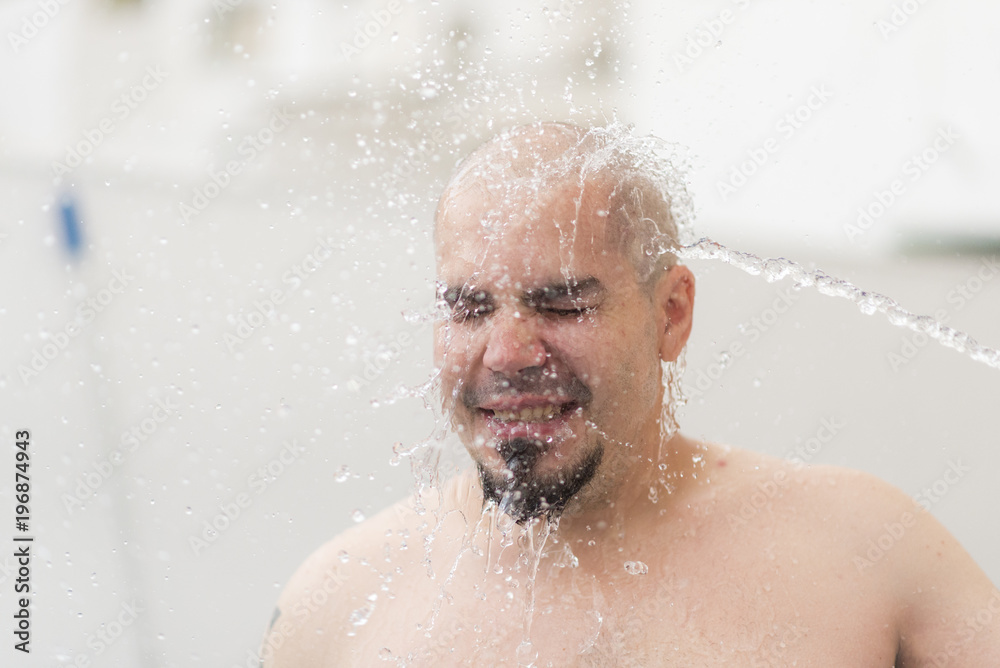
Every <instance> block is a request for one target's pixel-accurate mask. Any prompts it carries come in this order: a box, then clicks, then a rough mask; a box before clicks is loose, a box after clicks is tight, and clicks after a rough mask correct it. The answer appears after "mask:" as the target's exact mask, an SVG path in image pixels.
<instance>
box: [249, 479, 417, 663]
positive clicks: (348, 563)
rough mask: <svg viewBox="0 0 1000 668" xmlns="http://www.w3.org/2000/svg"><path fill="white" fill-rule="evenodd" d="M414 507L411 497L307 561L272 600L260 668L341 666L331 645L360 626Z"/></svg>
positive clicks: (414, 515)
mask: <svg viewBox="0 0 1000 668" xmlns="http://www.w3.org/2000/svg"><path fill="white" fill-rule="evenodd" d="M416 506H417V501H416V499H415V498H413V497H410V498H408V499H405V500H403V501H399V502H398V503H395V504H393V505H392V506H390V507H389V508H387V509H385V510H383V511H382V512H380V513H379V514H378V515H376V516H374V517H372V518H370V519H368V520H366V521H365V522H363V523H362V524H360V525H358V526H356V527H352V528H350V529H348V530H346V531H344V532H343V533H341V534H340V535H338V536H336V537H335V538H333V539H331V540H329V541H327V542H326V543H325V544H323V545H322V546H321V547H319V548H318V549H317V550H316V551H315V552H313V553H312V554H311V555H309V557H308V558H307V559H306V560H305V561H304V562H303V563H302V565H301V566H300V567H299V568H298V570H297V571H296V572H295V574H294V575H293V576H292V577H291V579H290V580H289V581H288V583H287V584H286V586H285V588H284V590H283V592H282V594H281V596H280V597H279V599H278V604H277V610H276V611H275V617H274V619H273V620H272V623H271V628H270V630H269V631H268V633H267V635H266V637H265V639H264V642H263V644H262V647H261V652H260V655H261V657H262V659H263V662H262V663H263V665H264V666H265V668H285V667H293V666H306V665H316V666H325V665H343V664H342V662H341V661H340V660H339V659H340V657H338V655H337V652H338V649H337V643H335V642H332V639H334V638H337V637H340V636H343V635H344V634H347V633H349V632H350V630H351V628H352V626H355V625H361V624H364V621H365V618H366V614H370V608H371V601H369V600H368V597H369V596H370V595H371V593H372V592H374V591H378V590H379V585H380V584H381V583H382V581H383V580H384V578H385V572H384V571H385V568H383V567H384V566H385V556H384V554H383V553H384V550H385V549H386V547H387V545H389V544H390V543H392V545H393V546H394V547H396V548H398V545H399V543H400V541H405V539H406V537H407V536H408V535H409V533H410V532H411V531H412V530H413V527H414V524H415V519H416V518H417V517H418V514H417V512H416V510H415V507H416ZM380 555H381V557H380Z"/></svg>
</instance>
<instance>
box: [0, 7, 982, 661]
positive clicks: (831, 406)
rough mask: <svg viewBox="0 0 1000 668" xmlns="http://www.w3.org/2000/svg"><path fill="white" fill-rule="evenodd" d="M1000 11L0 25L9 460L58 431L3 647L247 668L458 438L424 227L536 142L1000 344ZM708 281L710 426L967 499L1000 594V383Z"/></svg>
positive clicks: (803, 299)
mask: <svg viewBox="0 0 1000 668" xmlns="http://www.w3.org/2000/svg"><path fill="white" fill-rule="evenodd" d="M998 20H1000V5H997V4H996V3H992V2H988V1H987V0H978V1H972V0H966V1H964V2H963V1H956V2H948V3H945V2H927V3H925V4H920V3H919V2H917V1H916V0H906V1H904V2H899V1H898V0H894V1H892V2H890V1H887V0H878V1H876V2H872V1H870V0H845V1H844V2H840V3H821V2H791V1H788V2H778V1H771V2H766V1H764V0H722V1H716V2H709V3H697V4H696V3H680V2H667V3H660V2H653V1H652V0H634V1H633V2H622V3H611V2H598V1H583V0H562V1H561V2H557V1H556V0H550V1H549V2H548V3H524V4H521V5H512V6H510V8H501V7H500V5H499V4H497V3H494V4H489V5H485V4H483V3H474V2H472V1H471V0H467V1H462V2H423V1H415V2H407V1H406V0H389V1H384V0H372V1H370V2H350V3H332V2H324V1H320V0H301V1H299V2H258V1H256V0H171V1H170V2H167V0H146V1H139V0H135V1H132V2H127V1H124V0H119V1H117V2H112V1H111V0H100V1H98V0H5V1H4V2H2V3H0V28H2V33H3V45H2V46H0V54H2V55H0V84H2V88H0V90H2V93H0V203H2V205H3V207H2V212H3V214H2V217H0V285H2V288H0V290H2V292H0V295H2V298H0V332H2V341H3V346H2V347H0V439H2V441H3V443H5V444H7V445H4V448H3V451H4V452H6V453H8V454H7V456H6V459H5V461H8V462H10V464H8V466H10V467H11V468H12V467H13V455H12V453H13V451H14V450H13V448H14V446H13V441H14V433H15V432H16V431H17V430H20V429H30V430H31V433H32V446H31V447H32V468H31V473H32V480H33V482H32V499H33V501H32V534H33V535H35V536H36V542H35V544H34V550H35V558H34V562H33V575H32V585H33V588H34V599H33V601H34V607H33V618H32V619H33V627H32V628H33V636H32V649H33V652H32V654H31V656H30V659H27V658H26V657H23V656H21V655H20V654H17V655H15V653H14V652H13V650H12V649H11V645H12V642H11V640H10V639H11V636H10V629H8V628H7V626H3V627H2V628H0V631H2V632H3V634H4V637H6V638H7V639H8V640H7V641H6V642H5V646H4V647H3V648H2V649H0V657H4V658H0V663H3V664H4V665H25V666H54V665H67V666H68V665H78V666H83V665H96V666H151V667H166V666H225V667H227V668H229V667H232V666H244V665H252V664H250V663H248V656H249V655H250V654H251V653H252V652H253V651H254V650H256V648H257V645H258V642H259V639H260V637H261V634H262V632H263V630H264V628H265V627H266V625H267V622H268V621H269V619H270V615H271V610H272V607H273V602H274V600H275V598H276V597H277V595H278V592H279V590H280V587H281V586H282V585H283V583H284V582H285V581H286V580H287V579H288V577H289V576H290V575H291V573H292V572H293V571H294V569H295V568H296V566H297V565H298V564H299V563H300V562H301V561H302V560H303V559H304V558H305V557H306V556H307V555H308V554H309V552H311V551H312V550H313V549H315V548H316V547H318V546H319V545H320V544H321V543H322V542H324V541H325V540H327V539H328V538H330V537H332V536H334V535H335V534H336V533H338V532H339V531H341V530H343V529H344V528H346V527H348V526H350V525H352V524H353V523H354V522H355V521H356V520H358V519H360V518H361V517H362V516H368V515H371V514H373V513H374V512H377V511H378V510H379V509H381V508H383V507H385V506H387V505H388V504H389V503H391V502H393V501H395V500H397V499H398V498H401V497H403V496H405V495H406V494H407V493H408V492H409V491H410V489H411V488H412V486H413V476H412V474H411V472H410V470H409V465H408V464H407V463H406V462H405V460H404V463H403V464H402V465H400V466H395V467H394V466H390V464H389V460H390V458H391V457H392V452H393V444H394V443H397V442H399V443H402V444H403V447H410V446H412V445H414V444H416V443H417V442H419V441H420V440H422V439H424V438H426V437H427V435H428V434H429V433H430V431H431V430H432V428H433V426H434V425H433V419H432V416H431V414H430V413H429V412H428V411H427V410H425V408H424V406H423V405H422V402H421V401H420V400H419V399H414V398H407V399H402V400H399V401H396V402H394V403H393V402H388V401H386V400H385V399H386V398H387V397H389V396H390V395H392V394H393V392H394V390H395V388H397V387H399V386H400V385H401V384H402V385H404V386H414V385H417V384H419V383H420V382H422V381H423V380H425V379H426V378H427V377H428V376H429V374H430V370H431V355H430V332H429V328H427V327H426V325H423V324H421V322H419V321H416V320H415V319H413V318H409V319H408V318H407V317H405V314H408V313H419V312H423V311H425V310H426V309H427V307H428V306H429V305H430V302H431V296H432V277H433V258H432V253H431V244H430V217H431V211H432V209H433V206H434V204H435V201H436V197H437V194H438V192H439V191H440V188H441V186H442V185H443V182H444V180H445V179H446V177H447V174H448V172H449V170H450V169H451V168H452V167H453V165H454V164H455V162H456V161H457V160H458V159H459V158H460V157H461V156H462V155H464V154H465V153H467V152H468V151H469V150H471V148H472V147H474V146H475V145H476V144H478V143H479V142H481V141H483V140H485V139H486V138H488V137H489V136H491V135H492V134H494V133H495V132H497V131H499V130H500V129H503V128H505V127H509V126H510V125H513V124H515V123H518V122H524V121H528V120H535V119H557V120H568V121H574V122H578V123H584V124H585V123H591V122H603V121H604V120H605V119H612V118H617V119H619V120H622V121H624V122H629V123H634V124H635V125H636V127H637V131H638V132H640V133H643V134H644V133H654V134H656V135H658V136H661V137H664V138H667V139H669V140H671V141H676V142H679V143H680V144H682V145H685V146H687V147H690V152H691V155H692V165H693V169H692V171H691V175H690V179H691V190H692V192H693V195H694V198H695V203H696V207H697V210H698V220H697V232H698V234H699V235H707V236H710V237H712V238H714V239H717V240H718V241H720V242H722V243H725V244H727V245H729V246H731V247H735V248H738V249H741V250H745V251H750V252H754V253H757V254H759V255H761V256H765V257H775V256H785V257H789V258H791V259H794V260H796V261H798V262H800V263H802V264H804V265H806V266H807V267H810V268H821V269H823V270H825V271H827V272H829V273H831V274H834V275H837V276H840V277H842V278H845V279H848V280H851V281H852V282H854V283H855V284H857V285H859V286H861V287H863V288H865V289H869V290H875V291H878V292H881V293H883V294H886V295H889V296H890V297H893V298H894V299H896V300H897V301H898V302H899V303H900V304H901V305H903V306H904V307H905V308H907V309H909V310H911V311H913V312H915V313H920V314H928V315H933V314H935V313H938V315H939V316H940V317H943V318H944V319H945V320H946V322H947V324H949V325H950V326H953V327H956V328H958V329H961V330H963V331H966V332H968V333H970V334H971V335H972V336H973V337H975V338H977V339H978V340H979V341H980V342H981V343H984V344H986V345H991V346H994V347H1000V266H997V265H996V264H995V258H1000V196H998V195H997V190H996V188H995V187H991V186H993V185H994V184H996V183H997V182H998V180H1000V165H998V163H997V161H996V160H995V159H994V158H993V157H991V156H996V155H998V154H1000V126H998V125H997V123H996V122H995V120H994V119H995V118H996V117H997V115H998V113H1000V95H998V92H997V86H996V83H997V80H998V78H997V77H998V74H1000V46H997V43H996V39H995V26H996V25H997V22H998ZM248 136H250V137H252V138H253V139H252V140H248V139H247V137H248ZM935 142H936V143H935ZM227 166H229V167H231V169H230V171H231V172H233V173H232V174H230V173H227V172H226V170H227ZM237 169H238V173H236V172H237ZM213 175H214V176H213ZM213 179H214V180H213ZM67 202H68V203H72V205H73V206H74V207H75V211H76V217H78V219H79V231H80V234H81V235H82V245H81V247H80V248H79V249H78V250H77V251H75V252H74V251H73V250H72V248H71V244H70V243H69V242H68V239H69V237H68V236H67V233H66V227H65V225H64V222H63V219H62V217H61V216H62V207H63V205H64V204H66V203H67ZM859 210H860V211H859ZM862 213H865V214H867V216H868V217H861V218H860V219H859V216H861V214H862ZM70 218H71V219H75V218H74V216H72V215H71V216H70ZM74 229H75V228H74ZM991 261H993V262H994V264H990V262H991ZM693 266H694V267H695V269H696V273H697V275H698V277H699V287H698V300H699V303H698V308H697V311H696V323H697V324H696V329H695V334H694V337H693V341H692V343H691V345H690V350H689V353H688V374H687V376H686V378H685V384H686V385H688V386H689V387H691V388H694V389H696V390H698V391H697V392H696V393H693V394H694V396H693V397H692V400H691V403H690V405H689V406H687V407H686V408H685V411H684V413H683V415H682V420H681V422H682V426H683V428H684V429H685V430H686V431H687V432H689V433H690V434H692V435H695V436H699V437H705V438H710V439H714V440H718V441H724V442H728V443H732V444H734V445H737V446H743V447H749V448H754V449H758V450H761V451H765V452H769V453H771V454H775V455H788V454H789V453H790V452H792V451H793V450H794V448H796V447H797V446H805V445H806V444H807V443H810V439H812V438H814V437H816V436H817V434H819V433H820V431H819V430H820V428H821V426H822V425H823V423H824V420H826V421H827V424H831V423H833V424H837V425H840V426H838V427H837V430H836V431H837V433H836V435H835V436H834V437H833V438H832V439H828V442H825V443H822V447H821V448H816V447H815V445H816V443H817V441H812V444H813V445H812V446H810V447H812V449H813V451H814V452H813V453H811V454H809V456H808V459H809V460H810V461H812V462H816V463H819V462H822V463H832V464H837V465H842V466H848V467H852V468H858V469H864V470H867V471H871V472H873V473H875V474H877V475H879V476H881V477H883V478H885V479H887V480H889V481H890V482H892V483H893V484H895V485H897V486H899V487H900V488H902V489H903V490H905V491H906V492H908V493H909V494H912V495H922V496H921V498H923V499H925V500H927V499H928V498H929V497H927V495H926V494H925V493H924V492H923V490H926V489H930V490H934V489H937V492H936V493H933V494H932V497H930V498H932V499H933V500H932V502H930V503H929V505H931V510H932V512H933V513H934V514H935V515H936V516H937V517H938V518H939V519H940V520H941V521H942V522H943V523H944V524H945V525H946V526H947V527H948V528H949V529H950V530H951V531H952V532H953V533H954V534H955V535H956V536H957V537H958V539H959V540H960V541H961V542H962V543H963V545H965V546H966V548H967V549H968V550H969V551H970V552H971V553H972V555H973V556H974V557H975V558H976V560H977V561H978V563H980V564H981V565H982V567H983V568H984V569H985V570H986V572H987V573H988V574H989V575H990V577H991V578H992V579H993V581H994V582H997V583H1000V535H998V533H997V526H998V524H997V521H996V509H997V507H1000V491H998V490H997V487H996V485H995V482H994V481H995V480H996V475H997V471H998V470H1000V449H998V448H997V445H998V436H997V421H996V415H997V406H998V402H1000V371H997V370H996V369H990V368H987V367H986V366H984V365H982V364H978V363H975V362H973V361H971V360H969V359H968V358H967V357H964V356H962V355H960V354H959V353H956V352H955V351H952V350H948V349H945V348H943V347H941V346H939V345H938V344H936V343H934V342H930V343H927V342H926V341H925V340H922V339H920V338H919V337H917V338H916V339H915V338H914V334H913V333H912V332H909V331H907V330H902V329H899V328H896V327H893V326H892V325H890V324H889V323H888V322H887V321H886V319H885V318H884V317H882V316H879V315H875V316H866V315H863V314H861V313H860V312H859V311H858V309H857V308H856V307H854V306H853V305H852V304H850V303H849V302H847V301H844V300H836V299H831V298H829V297H824V296H821V295H819V294H818V293H816V292H815V291H814V290H811V289H805V290H802V291H792V292H789V289H790V284H789V283H788V282H787V281H786V282H784V283H781V282H779V283H773V284H769V283H766V282H765V281H763V280H762V279H761V278H759V277H752V276H748V275H746V274H744V273H742V272H740V271H738V270H736V269H733V268H731V267H729V266H724V265H721V264H719V263H710V262H704V261H699V262H697V263H694V265H693ZM115 272H117V275H118V276H120V277H121V278H120V279H118V280H117V281H114V280H113V277H114V276H115V275H116V274H115ZM111 288H114V290H117V292H113V291H112V290H111ZM781 295H785V297H784V299H785V300H786V301H787V302H789V303H790V304H791V305H790V306H789V307H788V309H787V312H785V313H782V314H777V313H776V311H774V312H772V311H771V309H773V305H774V302H775V299H776V298H779V297H780V296H781ZM88 300H94V301H93V302H90V303H89V305H88ZM755 319H756V321H755ZM736 341H739V342H742V343H744V344H745V348H746V351H747V352H746V353H745V354H744V355H741V356H738V357H736V358H735V359H733V360H731V361H730V362H729V364H728V366H726V367H725V368H724V369H723V368H721V366H719V365H718V360H719V356H720V354H721V353H723V352H724V351H725V350H727V349H729V348H730V346H731V345H732V344H733V342H736ZM702 377H704V378H707V380H705V381H702V382H701V383H700V384H699V378H702ZM699 388H700V389H699ZM823 433H827V432H823ZM129 434H131V435H129ZM133 439H134V440H133ZM287 444H293V445H287ZM115 452H118V453H119V456H118V459H116V462H117V463H115V464H111V465H109V464H108V463H107V462H108V458H109V457H111V456H112V455H113V454H114V453H115ZM952 467H958V470H961V471H963V473H962V475H961V477H960V479H959V481H958V482H957V483H955V484H949V485H947V487H945V488H942V486H941V484H940V481H941V480H942V476H943V475H944V474H945V472H946V471H948V470H949V469H952ZM12 477H13V474H12V473H11V471H10V469H8V470H7V472H5V473H3V480H4V483H3V484H2V485H0V507H3V508H4V509H7V510H5V511H4V515H3V517H4V519H3V521H4V522H5V524H4V526H9V527H11V528H9V529H6V530H5V531H3V532H0V540H3V541H10V540H11V538H12V537H13V535H14V533H15V531H14V529H13V527H12V525H13V511H12V508H13V504H14V502H13V489H12V485H11V484H10V483H11V482H12ZM952 479H953V477H952ZM936 482H937V483H939V484H938V485H937V487H936V488H935V487H934V485H935V483H936ZM226 512H228V513H229V514H230V515H232V516H233V518H232V519H229V518H226V516H225V513H226ZM237 513H238V516H236V515H237ZM213 521H214V522H215V523H216V527H217V529H218V528H220V527H221V530H217V531H208V530H206V529H205V527H206V525H207V524H211V523H212V522H213ZM7 522H9V523H10V524H6V523H7ZM199 541H201V542H199ZM8 545H13V543H12V542H10V543H8ZM0 552H2V554H5V555H11V554H12V552H13V549H7V548H4V549H3V550H2V551H0ZM13 565H14V561H13V558H12V556H6V557H0V591H2V592H3V593H2V597H0V601H2V603H0V618H2V619H6V620H8V621H7V622H5V624H6V625H8V626H10V625H12V622H11V619H12V618H11V616H10V615H11V614H12V612H13V609H14V603H13V598H14V597H13V594H12V591H13V582H12V578H13V575H12V573H13V571H12V568H13ZM133 610H134V612H132V611H133ZM112 636H113V637H112ZM8 656H9V657H10V658H9V659H8V658H6V657H8ZM9 661H14V662H15V663H13V664H11V663H8V662H9ZM87 661H89V662H90V663H89V664H87V663H86V662H87Z"/></svg>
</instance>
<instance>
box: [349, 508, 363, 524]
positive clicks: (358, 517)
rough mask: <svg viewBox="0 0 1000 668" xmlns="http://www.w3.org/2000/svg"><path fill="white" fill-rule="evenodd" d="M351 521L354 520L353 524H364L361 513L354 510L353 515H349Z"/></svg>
mask: <svg viewBox="0 0 1000 668" xmlns="http://www.w3.org/2000/svg"><path fill="white" fill-rule="evenodd" d="M351 519H352V520H354V521H355V522H364V521H365V514H364V513H363V512H361V510H360V509H358V510H355V511H354V512H353V513H351Z"/></svg>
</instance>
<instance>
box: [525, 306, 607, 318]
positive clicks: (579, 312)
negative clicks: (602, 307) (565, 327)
mask: <svg viewBox="0 0 1000 668" xmlns="http://www.w3.org/2000/svg"><path fill="white" fill-rule="evenodd" d="M539 310H540V311H542V312H543V313H549V314H551V315H556V316H560V317H576V318H582V317H583V316H585V315H587V314H589V313H593V312H594V310H595V309H594V307H593V306H583V307H580V308H542V309H539Z"/></svg>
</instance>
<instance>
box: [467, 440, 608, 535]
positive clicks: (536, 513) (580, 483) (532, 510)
mask: <svg viewBox="0 0 1000 668" xmlns="http://www.w3.org/2000/svg"><path fill="white" fill-rule="evenodd" d="M497 451H498V452H499V453H500V456H501V457H503V459H504V461H505V462H507V468H508V469H509V473H508V474H507V475H503V474H500V475H498V474H496V473H493V472H491V471H487V470H486V469H485V468H484V467H483V466H482V465H477V466H478V468H479V481H480V482H481V483H482V486H483V505H484V506H485V505H486V504H487V503H489V502H490V501H492V502H493V503H496V504H497V505H498V506H499V507H500V509H501V510H502V511H503V512H505V513H507V514H508V515H510V516H511V518H512V519H514V521H516V522H517V523H518V524H524V523H525V522H527V521H528V520H531V519H534V518H536V517H541V516H542V515H545V516H546V517H547V518H548V519H550V520H551V519H553V518H554V517H556V516H557V515H558V514H559V513H561V512H562V510H563V508H565V507H566V504H567V503H568V502H569V500H570V499H572V498H573V496H574V495H575V494H576V493H577V492H579V491H580V490H581V489H583V487H584V485H586V484H587V483H588V482H590V481H591V479H592V478H593V477H594V475H595V474H596V473H597V468H598V467H599V466H600V465H601V459H602V458H603V457H604V444H603V443H601V442H598V444H597V447H595V448H594V449H593V450H592V451H591V452H590V453H589V454H588V455H587V456H586V457H585V458H584V460H583V461H581V462H580V463H579V464H577V465H576V466H574V467H573V468H572V469H570V470H569V471H558V472H556V473H553V474H550V475H547V476H544V477H541V476H535V475H534V472H533V470H534V467H535V462H536V461H538V458H539V457H540V456H541V455H542V453H543V452H544V450H543V448H542V446H541V443H540V442H539V441H537V440H535V439H531V438H514V439H511V440H509V441H501V442H500V443H499V444H498V445H497Z"/></svg>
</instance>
